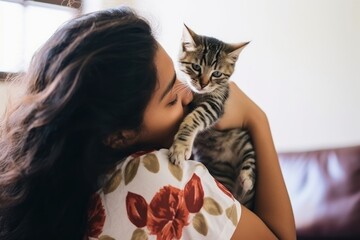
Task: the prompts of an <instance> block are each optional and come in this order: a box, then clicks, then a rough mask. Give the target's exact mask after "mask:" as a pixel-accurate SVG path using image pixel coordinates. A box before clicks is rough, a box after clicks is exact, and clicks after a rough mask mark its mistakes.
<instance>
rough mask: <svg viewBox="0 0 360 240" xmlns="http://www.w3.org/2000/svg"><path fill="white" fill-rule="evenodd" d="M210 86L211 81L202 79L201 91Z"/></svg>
mask: <svg viewBox="0 0 360 240" xmlns="http://www.w3.org/2000/svg"><path fill="white" fill-rule="evenodd" d="M208 84H209V81H208V80H206V79H205V78H202V79H201V80H200V87H201V89H203V88H204V87H206V86H207V85H208Z"/></svg>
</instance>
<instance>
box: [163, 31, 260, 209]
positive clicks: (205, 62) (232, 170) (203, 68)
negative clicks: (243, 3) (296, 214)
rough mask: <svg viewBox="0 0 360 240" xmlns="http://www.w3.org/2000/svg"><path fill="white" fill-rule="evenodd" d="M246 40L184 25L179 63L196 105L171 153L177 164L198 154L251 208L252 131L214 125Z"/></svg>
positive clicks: (182, 127) (253, 172) (220, 114)
mask: <svg viewBox="0 0 360 240" xmlns="http://www.w3.org/2000/svg"><path fill="white" fill-rule="evenodd" d="M247 44H248V42H245V43H240V44H227V43H224V42H222V41H220V40H218V39H215V38H212V37H207V36H200V35H197V34H196V33H194V32H193V31H192V30H191V29H190V28H188V27H187V26H186V25H185V27H184V32H183V39H182V47H181V50H180V55H179V63H180V70H181V71H182V72H183V73H185V78H186V84H187V85H188V86H189V87H190V88H191V90H192V91H193V92H194V100H193V103H192V105H193V110H192V111H191V113H190V114H188V115H187V116H186V117H185V119H184V121H183V122H182V124H181V125H180V128H179V131H178V132H177V134H176V135H175V139H174V143H173V145H172V146H171V148H170V152H169V156H170V161H171V162H172V163H174V164H177V165H178V164H180V163H181V162H182V161H184V160H187V159H189V158H190V156H191V155H192V154H194V158H195V160H197V161H200V162H203V163H204V164H205V166H206V167H207V168H208V169H209V172H210V173H211V174H212V175H213V176H214V177H215V178H216V179H217V180H218V181H220V182H221V183H222V184H224V185H225V186H226V187H227V188H228V189H229V190H230V191H231V192H232V193H233V194H234V196H235V197H236V198H237V199H238V200H239V201H240V202H241V203H242V204H244V205H246V206H248V207H251V204H252V201H251V200H252V198H253V195H254V188H253V187H254V183H255V153H254V150H253V147H252V144H251V141H250V136H249V134H248V133H247V132H246V131H244V130H241V129H234V130H230V131H224V132H221V131H216V130H215V129H213V128H211V127H212V126H213V125H214V124H215V123H216V121H217V120H218V119H219V118H220V117H221V116H222V115H223V113H224V104H225V101H226V99H227V98H228V96H229V78H230V76H231V75H232V73H233V72H234V67H235V63H236V61H237V59H238V56H239V54H240V52H241V51H242V50H243V48H244V47H245V46H246V45H247ZM193 148H194V149H193Z"/></svg>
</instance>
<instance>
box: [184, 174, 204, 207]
mask: <svg viewBox="0 0 360 240" xmlns="http://www.w3.org/2000/svg"><path fill="white" fill-rule="evenodd" d="M184 195H185V203H186V207H187V209H188V210H189V212H191V213H197V212H199V211H200V209H201V208H202V206H203V204H204V190H203V188H202V185H201V180H200V178H199V177H198V176H197V175H196V174H195V173H194V174H193V175H192V177H191V179H190V180H189V182H187V183H186V185H185V188H184Z"/></svg>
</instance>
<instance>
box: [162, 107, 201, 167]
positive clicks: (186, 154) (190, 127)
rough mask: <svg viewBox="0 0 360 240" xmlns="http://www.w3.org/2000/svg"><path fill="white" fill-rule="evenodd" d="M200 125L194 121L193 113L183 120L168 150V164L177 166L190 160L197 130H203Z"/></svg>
mask: <svg viewBox="0 0 360 240" xmlns="http://www.w3.org/2000/svg"><path fill="white" fill-rule="evenodd" d="M201 125H202V124H201V123H200V122H198V121H196V120H195V116H194V112H192V113H190V114H189V115H188V116H187V117H186V118H185V119H184V121H183V122H182V123H181V125H180V128H179V131H178V132H177V134H176V135H175V138H174V142H173V144H172V146H171V147H170V149H169V157H170V162H172V163H173V164H175V165H179V164H180V163H181V162H182V161H185V160H187V159H189V158H190V156H191V152H192V145H193V143H194V140H195V137H196V135H197V133H198V132H199V130H200V129H203V128H204V126H201Z"/></svg>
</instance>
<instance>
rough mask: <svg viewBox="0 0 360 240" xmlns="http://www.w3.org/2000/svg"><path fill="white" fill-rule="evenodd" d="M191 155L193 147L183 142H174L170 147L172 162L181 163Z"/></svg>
mask: <svg viewBox="0 0 360 240" xmlns="http://www.w3.org/2000/svg"><path fill="white" fill-rule="evenodd" d="M190 157H191V148H190V147H188V146H186V145H185V144H181V143H174V144H173V145H172V146H171V148H170V149H169V159H170V162H171V163H173V164H175V165H180V164H181V163H182V162H184V161H186V160H188V159H189V158H190Z"/></svg>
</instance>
